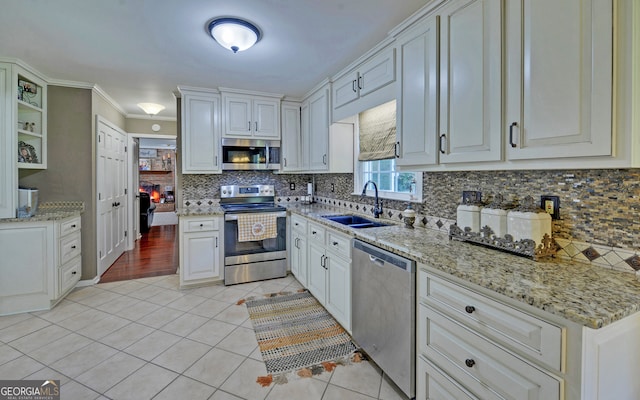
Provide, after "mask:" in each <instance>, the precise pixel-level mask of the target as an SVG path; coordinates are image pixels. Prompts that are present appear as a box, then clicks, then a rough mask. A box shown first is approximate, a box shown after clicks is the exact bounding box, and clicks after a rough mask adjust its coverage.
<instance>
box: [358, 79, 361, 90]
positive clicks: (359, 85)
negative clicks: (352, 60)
mask: <svg viewBox="0 0 640 400" xmlns="http://www.w3.org/2000/svg"><path fill="white" fill-rule="evenodd" d="M358 89H360V90H362V76H359V77H358Z"/></svg>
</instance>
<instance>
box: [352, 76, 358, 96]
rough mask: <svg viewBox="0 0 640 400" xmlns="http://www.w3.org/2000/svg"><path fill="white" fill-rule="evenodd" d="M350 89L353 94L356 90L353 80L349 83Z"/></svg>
mask: <svg viewBox="0 0 640 400" xmlns="http://www.w3.org/2000/svg"><path fill="white" fill-rule="evenodd" d="M351 89H352V90H353V93H355V92H357V90H356V80H355V79H354V80H353V81H351Z"/></svg>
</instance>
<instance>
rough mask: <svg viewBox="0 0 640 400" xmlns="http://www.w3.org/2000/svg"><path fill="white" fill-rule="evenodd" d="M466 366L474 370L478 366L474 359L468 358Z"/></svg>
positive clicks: (465, 362) (465, 361)
mask: <svg viewBox="0 0 640 400" xmlns="http://www.w3.org/2000/svg"><path fill="white" fill-rule="evenodd" d="M464 364H465V365H466V366H467V367H469V368H472V367H473V366H474V365H476V362H475V361H473V359H472V358H467V359H466V360H464Z"/></svg>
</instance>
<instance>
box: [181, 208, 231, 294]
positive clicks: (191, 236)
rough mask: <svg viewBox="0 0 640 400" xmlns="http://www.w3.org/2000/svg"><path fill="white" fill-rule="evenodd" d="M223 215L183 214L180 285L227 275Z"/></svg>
mask: <svg viewBox="0 0 640 400" xmlns="http://www.w3.org/2000/svg"><path fill="white" fill-rule="evenodd" d="M221 219H222V218H221V217H215V216H206V217H191V216H184V217H180V286H181V287H182V286H190V285H201V284H205V283H209V282H214V281H219V280H221V279H223V278H224V275H223V271H224V268H222V265H223V262H222V261H223V260H222V258H221V254H222V253H221V252H220V246H221V245H222V233H221V231H220V222H221Z"/></svg>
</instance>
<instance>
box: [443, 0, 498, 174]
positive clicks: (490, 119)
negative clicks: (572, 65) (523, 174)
mask: <svg viewBox="0 0 640 400" xmlns="http://www.w3.org/2000/svg"><path fill="white" fill-rule="evenodd" d="M441 14H442V15H441V20H440V21H441V25H440V27H441V30H440V143H439V145H440V153H441V154H440V162H441V163H450V162H475V161H498V160H501V159H502V148H501V146H502V100H501V99H502V19H501V16H502V7H501V2H499V1H494V0H457V1H454V2H451V3H450V4H449V5H448V6H447V7H446V8H445V9H444V10H442V12H441Z"/></svg>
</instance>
